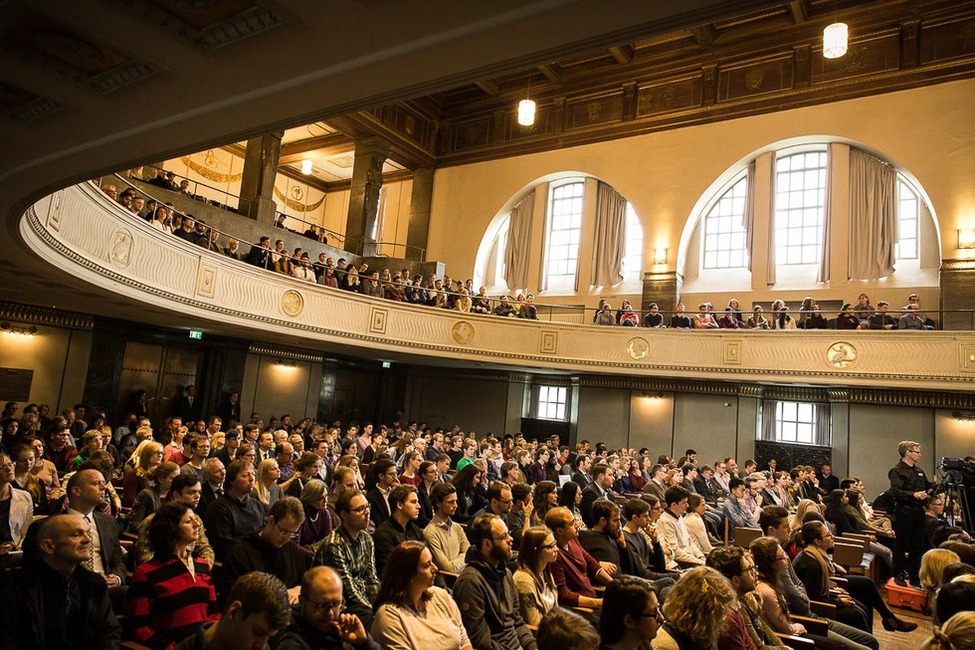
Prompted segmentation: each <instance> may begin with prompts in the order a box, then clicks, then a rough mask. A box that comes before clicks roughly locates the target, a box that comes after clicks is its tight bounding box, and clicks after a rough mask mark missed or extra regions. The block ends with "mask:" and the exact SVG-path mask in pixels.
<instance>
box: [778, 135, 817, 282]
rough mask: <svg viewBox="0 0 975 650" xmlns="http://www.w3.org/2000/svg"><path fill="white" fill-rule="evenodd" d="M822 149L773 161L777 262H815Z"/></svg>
mask: <svg viewBox="0 0 975 650" xmlns="http://www.w3.org/2000/svg"><path fill="white" fill-rule="evenodd" d="M826 157H827V156H826V152H825V151H809V152H804V153H797V154H793V155H791V156H784V157H782V158H779V159H778V160H776V162H775V259H776V263H777V264H785V265H793V264H816V263H818V262H819V258H820V250H821V248H822V245H823V205H824V203H825V196H826V162H827V161H826Z"/></svg>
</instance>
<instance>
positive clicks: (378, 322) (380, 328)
mask: <svg viewBox="0 0 975 650" xmlns="http://www.w3.org/2000/svg"><path fill="white" fill-rule="evenodd" d="M388 316H389V310H386V309H380V308H379V307H373V308H372V315H371V317H370V318H369V331H370V332H372V333H373V334H385V333H386V318H387V317H388Z"/></svg>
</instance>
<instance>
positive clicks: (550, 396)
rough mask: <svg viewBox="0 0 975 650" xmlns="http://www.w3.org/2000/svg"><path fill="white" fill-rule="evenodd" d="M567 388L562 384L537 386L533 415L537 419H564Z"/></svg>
mask: <svg viewBox="0 0 975 650" xmlns="http://www.w3.org/2000/svg"><path fill="white" fill-rule="evenodd" d="M567 394H568V389H566V388H565V387H564V386H539V387H538V397H537V398H536V400H535V417H536V418H538V419H539V420H565V402H566V395H567Z"/></svg>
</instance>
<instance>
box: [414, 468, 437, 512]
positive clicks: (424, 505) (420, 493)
mask: <svg viewBox="0 0 975 650" xmlns="http://www.w3.org/2000/svg"><path fill="white" fill-rule="evenodd" d="M417 476H419V477H420V484H419V485H418V486H417V487H416V496H417V498H418V499H419V500H420V516H419V517H418V518H417V520H416V525H417V526H419V527H420V528H425V527H426V525H427V524H429V523H430V520H431V519H433V503H432V502H431V501H430V490H432V489H433V486H434V485H436V484H437V483H439V482H440V474H439V472H437V464H436V463H433V462H431V461H429V460H425V461H423V462H422V463H420V469H419V470H417Z"/></svg>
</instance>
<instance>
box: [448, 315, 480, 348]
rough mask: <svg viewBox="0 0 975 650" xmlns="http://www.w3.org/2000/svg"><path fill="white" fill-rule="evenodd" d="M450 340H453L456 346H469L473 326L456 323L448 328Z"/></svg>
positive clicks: (472, 338) (466, 323)
mask: <svg viewBox="0 0 975 650" xmlns="http://www.w3.org/2000/svg"><path fill="white" fill-rule="evenodd" d="M450 338H452V339H454V342H455V343H456V344H457V345H469V344H470V342H471V341H473V340H474V326H473V325H471V324H470V323H468V322H467V321H463V320H461V321H457V322H456V323H454V326H453V327H451V328H450Z"/></svg>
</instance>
